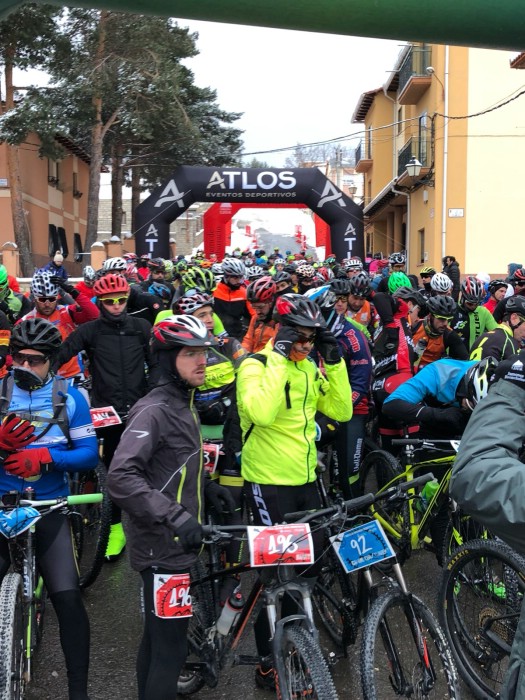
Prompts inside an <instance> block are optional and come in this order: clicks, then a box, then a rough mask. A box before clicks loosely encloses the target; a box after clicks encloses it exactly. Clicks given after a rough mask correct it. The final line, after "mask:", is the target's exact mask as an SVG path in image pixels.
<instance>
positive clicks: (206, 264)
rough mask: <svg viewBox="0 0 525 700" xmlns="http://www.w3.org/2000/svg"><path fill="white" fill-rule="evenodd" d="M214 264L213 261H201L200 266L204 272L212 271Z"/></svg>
mask: <svg viewBox="0 0 525 700" xmlns="http://www.w3.org/2000/svg"><path fill="white" fill-rule="evenodd" d="M211 265H212V262H211V260H201V263H200V266H201V268H202V269H203V270H210V269H211Z"/></svg>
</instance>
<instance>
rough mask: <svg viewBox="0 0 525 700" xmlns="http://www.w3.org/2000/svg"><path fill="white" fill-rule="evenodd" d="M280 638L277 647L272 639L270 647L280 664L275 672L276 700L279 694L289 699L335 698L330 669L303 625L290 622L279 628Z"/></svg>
mask: <svg viewBox="0 0 525 700" xmlns="http://www.w3.org/2000/svg"><path fill="white" fill-rule="evenodd" d="M280 641H281V644H280V648H278V649H277V648H276V645H277V642H276V640H275V638H274V649H273V653H274V657H275V656H276V655H277V654H279V655H280V657H281V658H282V661H283V666H284V670H283V672H282V673H281V674H279V672H277V673H276V693H277V697H278V698H279V700H281V699H282V698H283V697H285V698H286V697H289V698H290V699H291V700H296V698H297V699H299V698H304V697H308V698H311V700H337V692H336V689H335V685H334V682H333V680H332V676H331V674H330V669H329V668H328V665H327V663H326V661H325V660H324V658H323V653H322V651H321V649H320V647H319V644H318V643H317V642H316V641H315V639H314V638H313V637H312V635H311V634H310V633H309V632H308V631H307V630H305V629H304V628H303V627H300V626H299V625H295V624H290V625H287V626H285V628H284V629H283V633H282V636H281V638H280ZM283 690H284V695H283ZM286 693H287V694H286Z"/></svg>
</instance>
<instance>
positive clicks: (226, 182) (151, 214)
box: [135, 165, 365, 260]
mask: <svg viewBox="0 0 525 700" xmlns="http://www.w3.org/2000/svg"><path fill="white" fill-rule="evenodd" d="M194 202H221V203H223V204H234V203H235V204H243V205H245V206H250V204H275V205H278V204H303V205H304V206H305V207H309V208H310V209H311V210H312V211H313V212H314V213H315V214H317V216H319V217H320V218H321V219H322V220H323V221H325V222H326V223H327V224H328V226H329V227H330V250H331V251H332V252H333V254H334V255H335V256H336V257H337V259H338V260H342V259H343V258H347V257H352V256H355V255H358V256H359V257H360V258H362V259H364V252H365V251H364V240H363V212H362V209H361V207H359V206H358V205H357V204H356V203H355V202H354V201H353V200H352V199H351V198H350V197H348V196H347V195H346V194H345V193H344V192H342V191H341V190H340V189H339V188H338V187H336V185H334V183H333V182H332V181H331V180H329V179H328V178H327V177H325V176H324V175H323V174H322V172H321V171H320V170H318V169H317V168H282V169H280V168H268V169H266V170H265V169H263V168H213V167H212V168H210V167H206V168H201V167H194V166H189V165H182V166H180V167H178V168H176V169H175V171H174V172H173V173H172V175H171V177H170V178H169V179H168V180H166V181H165V182H164V183H163V184H162V185H160V187H157V189H156V190H154V191H153V192H152V193H151V195H150V196H149V197H148V198H147V199H145V200H144V201H143V202H142V203H141V204H140V205H139V206H138V207H137V209H136V214H135V225H136V230H135V246H136V252H137V253H138V254H139V255H142V254H144V253H149V254H150V255H151V256H152V257H161V258H169V257H170V250H169V238H170V235H169V234H170V224H171V222H172V221H175V219H177V218H178V217H179V216H181V215H182V214H183V213H184V212H185V211H186V209H187V208H188V207H189V206H190V204H193V203H194ZM224 243H225V242H224V241H222V242H221V243H220V245H222V246H223V250H222V251H219V250H217V251H212V252H217V254H220V253H221V252H224Z"/></svg>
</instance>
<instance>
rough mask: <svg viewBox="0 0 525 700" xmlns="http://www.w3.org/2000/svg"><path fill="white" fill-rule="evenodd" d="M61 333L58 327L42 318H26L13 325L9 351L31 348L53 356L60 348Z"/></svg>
mask: <svg viewBox="0 0 525 700" xmlns="http://www.w3.org/2000/svg"><path fill="white" fill-rule="evenodd" d="M61 345H62V335H61V333H60V331H59V330H58V328H57V327H56V326H54V325H53V324H52V323H50V322H49V321H46V320H45V319H43V318H28V319H26V320H25V321H20V323H17V324H16V325H14V326H13V329H12V331H11V338H10V341H9V349H10V351H15V352H16V351H18V350H23V349H24V348H31V349H32V350H39V351H40V352H41V353H43V354H44V355H47V356H49V357H53V356H54V355H56V354H57V353H58V351H59V350H60V346H61Z"/></svg>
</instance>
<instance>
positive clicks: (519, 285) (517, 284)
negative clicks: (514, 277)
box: [514, 282, 525, 287]
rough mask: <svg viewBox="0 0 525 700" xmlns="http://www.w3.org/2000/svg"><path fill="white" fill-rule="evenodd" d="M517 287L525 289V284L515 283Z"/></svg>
mask: <svg viewBox="0 0 525 700" xmlns="http://www.w3.org/2000/svg"><path fill="white" fill-rule="evenodd" d="M514 286H515V287H525V282H514Z"/></svg>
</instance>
